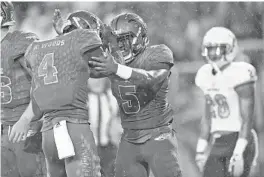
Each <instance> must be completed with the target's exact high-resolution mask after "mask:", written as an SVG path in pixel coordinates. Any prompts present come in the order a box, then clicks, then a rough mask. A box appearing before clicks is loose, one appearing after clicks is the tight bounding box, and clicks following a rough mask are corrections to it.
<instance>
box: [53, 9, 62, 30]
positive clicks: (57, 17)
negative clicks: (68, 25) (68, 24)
mask: <svg viewBox="0 0 264 177" xmlns="http://www.w3.org/2000/svg"><path fill="white" fill-rule="evenodd" d="M52 22H53V27H54V29H55V31H56V32H57V34H58V35H61V34H62V33H63V26H64V21H63V19H62V17H61V11H60V10H59V9H55V12H54V15H53V20H52Z"/></svg>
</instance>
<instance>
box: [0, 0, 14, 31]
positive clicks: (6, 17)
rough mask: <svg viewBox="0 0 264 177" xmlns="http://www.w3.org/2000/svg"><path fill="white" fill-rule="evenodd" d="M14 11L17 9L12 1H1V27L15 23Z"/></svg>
mask: <svg viewBox="0 0 264 177" xmlns="http://www.w3.org/2000/svg"><path fill="white" fill-rule="evenodd" d="M14 12H15V9H14V6H13V4H12V3H11V2H7V1H2V2H1V28H3V27H8V26H13V25H15V23H16V21H15V20H14Z"/></svg>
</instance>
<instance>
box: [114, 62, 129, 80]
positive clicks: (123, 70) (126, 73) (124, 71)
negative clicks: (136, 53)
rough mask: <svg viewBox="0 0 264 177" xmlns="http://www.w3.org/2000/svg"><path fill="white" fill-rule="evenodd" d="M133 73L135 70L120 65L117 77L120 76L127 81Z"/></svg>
mask: <svg viewBox="0 0 264 177" xmlns="http://www.w3.org/2000/svg"><path fill="white" fill-rule="evenodd" d="M132 71H133V69H132V68H130V67H128V66H125V65H121V64H118V67H117V71H116V75H118V76H119V77H121V78H122V79H125V80H127V79H129V78H130V77H131V75H132Z"/></svg>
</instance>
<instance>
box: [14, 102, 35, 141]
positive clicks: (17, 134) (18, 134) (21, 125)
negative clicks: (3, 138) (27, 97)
mask: <svg viewBox="0 0 264 177" xmlns="http://www.w3.org/2000/svg"><path fill="white" fill-rule="evenodd" d="M34 117H35V113H34V111H33V106H32V101H30V103H29V105H28V107H27V108H26V110H25V111H24V113H23V114H22V116H21V117H20V118H19V120H18V121H17V122H16V123H15V125H14V126H13V127H12V130H11V132H10V134H9V141H12V142H13V143H16V142H20V141H21V140H23V139H24V138H25V136H26V135H27V133H28V130H29V127H30V122H31V121H32V120H33V118H34Z"/></svg>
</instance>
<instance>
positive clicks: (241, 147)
mask: <svg viewBox="0 0 264 177" xmlns="http://www.w3.org/2000/svg"><path fill="white" fill-rule="evenodd" d="M247 145H248V141H247V140H246V139H245V138H239V139H238V140H237V142H236V147H235V149H234V152H233V154H238V155H239V154H240V155H241V154H243V153H244V151H245V149H246V147H247Z"/></svg>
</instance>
